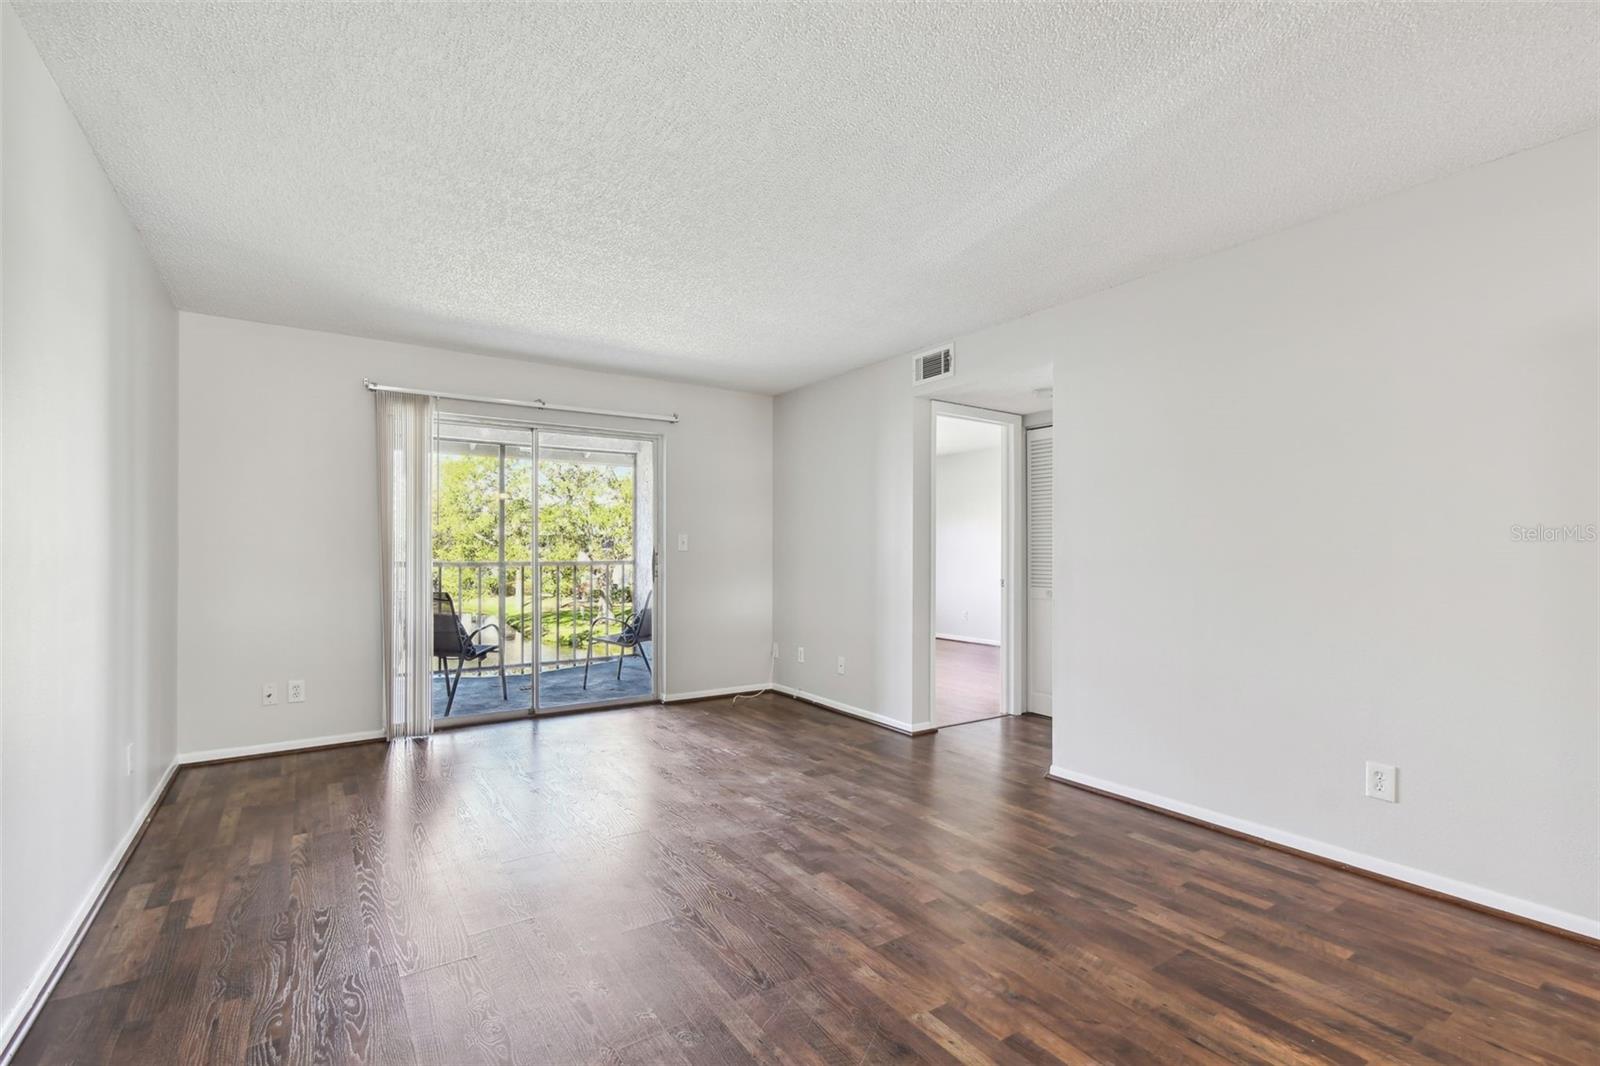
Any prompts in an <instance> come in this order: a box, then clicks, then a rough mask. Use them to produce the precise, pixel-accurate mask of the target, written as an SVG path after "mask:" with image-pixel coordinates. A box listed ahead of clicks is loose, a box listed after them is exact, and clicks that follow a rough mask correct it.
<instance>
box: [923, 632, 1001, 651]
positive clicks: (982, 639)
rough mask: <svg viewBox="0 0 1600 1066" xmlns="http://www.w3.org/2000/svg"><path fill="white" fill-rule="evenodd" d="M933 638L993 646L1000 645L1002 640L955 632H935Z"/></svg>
mask: <svg viewBox="0 0 1600 1066" xmlns="http://www.w3.org/2000/svg"><path fill="white" fill-rule="evenodd" d="M933 639H934V640H953V641H955V642H956V643H957V644H986V645H988V646H989V647H991V648H998V647H1000V642H999V641H998V640H990V639H989V638H988V637H963V636H959V635H957V634H955V633H935V634H934V635H933Z"/></svg>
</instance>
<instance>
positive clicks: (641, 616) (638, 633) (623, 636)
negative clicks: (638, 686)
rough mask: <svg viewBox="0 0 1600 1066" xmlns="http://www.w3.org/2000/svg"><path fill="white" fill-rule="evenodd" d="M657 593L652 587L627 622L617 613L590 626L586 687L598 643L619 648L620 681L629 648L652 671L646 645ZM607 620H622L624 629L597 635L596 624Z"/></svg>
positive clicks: (584, 681)
mask: <svg viewBox="0 0 1600 1066" xmlns="http://www.w3.org/2000/svg"><path fill="white" fill-rule="evenodd" d="M655 594H656V590H655V589H651V590H650V591H649V592H647V593H645V594H644V606H643V607H641V608H639V610H637V611H635V612H634V613H633V616H632V617H631V618H629V619H628V620H627V621H626V622H623V621H622V619H620V618H618V617H616V616H615V615H610V614H607V615H602V616H601V617H599V618H596V619H595V620H594V622H593V624H592V625H590V626H589V652H588V655H587V656H585V658H584V660H583V687H584V688H588V687H589V664H590V663H592V662H593V661H594V646H595V645H596V644H608V645H610V646H612V647H614V648H616V649H617V652H618V654H617V680H618V681H621V680H622V660H623V659H625V658H627V651H628V649H629V648H632V649H633V653H634V654H635V655H637V656H638V657H639V658H641V659H643V660H644V669H645V672H646V673H650V656H648V655H646V654H645V651H644V646H645V645H646V644H648V643H649V642H650V599H651V597H653V596H654V595H655ZM607 622H612V623H615V622H622V631H621V632H620V633H611V634H608V635H606V636H596V635H595V632H594V630H595V626H598V625H602V624H604V623H607Z"/></svg>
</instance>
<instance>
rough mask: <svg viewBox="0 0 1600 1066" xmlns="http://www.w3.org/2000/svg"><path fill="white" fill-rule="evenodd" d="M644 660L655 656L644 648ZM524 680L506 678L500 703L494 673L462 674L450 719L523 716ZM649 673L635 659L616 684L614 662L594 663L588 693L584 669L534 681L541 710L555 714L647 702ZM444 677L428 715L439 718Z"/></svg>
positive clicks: (438, 678) (527, 699)
mask: <svg viewBox="0 0 1600 1066" xmlns="http://www.w3.org/2000/svg"><path fill="white" fill-rule="evenodd" d="M645 654H646V655H652V654H654V652H653V649H652V648H651V647H650V645H649V644H646V645H645ZM531 681H532V679H531V678H530V677H529V675H527V674H507V675H506V698H504V699H502V698H501V697H500V675H499V674H497V673H495V672H493V671H485V672H484V673H482V674H470V673H469V674H463V675H462V676H461V686H460V687H459V688H458V689H456V701H455V705H454V706H453V707H452V708H451V710H450V718H451V719H452V720H454V719H457V718H471V717H474V716H476V715H481V714H499V713H501V712H503V711H526V710H527V709H528V708H529V706H531V705H532V703H533V698H532V695H531V693H530V691H529V685H530V683H531ZM651 688H652V685H651V679H650V672H649V671H648V670H646V669H645V667H644V663H643V661H641V660H640V659H639V657H638V656H636V655H628V656H626V657H625V658H624V659H623V660H622V679H621V680H620V681H619V680H618V679H617V661H616V660H615V659H607V660H602V659H598V658H597V659H595V661H594V666H593V667H591V668H590V670H589V687H588V688H587V689H586V688H584V687H583V667H582V666H581V665H580V666H563V667H561V668H559V669H556V670H546V671H544V672H542V673H541V674H540V675H539V696H540V700H539V702H540V709H541V710H545V711H553V710H559V709H561V708H563V707H571V706H574V705H576V704H581V703H601V702H607V701H610V700H619V699H637V700H639V701H641V702H642V701H644V700H648V699H649V698H650V691H651ZM445 698H446V697H445V684H444V675H443V674H439V673H435V674H434V675H433V715H434V718H436V719H439V718H443V717H444V704H445Z"/></svg>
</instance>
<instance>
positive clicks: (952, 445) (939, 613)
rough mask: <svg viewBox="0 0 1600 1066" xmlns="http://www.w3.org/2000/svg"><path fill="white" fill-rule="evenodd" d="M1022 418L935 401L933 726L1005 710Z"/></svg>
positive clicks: (1007, 707)
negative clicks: (1016, 470) (1013, 512)
mask: <svg viewBox="0 0 1600 1066" xmlns="http://www.w3.org/2000/svg"><path fill="white" fill-rule="evenodd" d="M1019 427H1020V419H1019V418H1018V417H1017V416H1015V415H1008V414H1003V413H1001V412H995V411H985V410H981V409H977V408H964V407H959V406H956V405H951V404H936V405H935V411H934V449H933V452H934V454H933V583H932V599H933V627H932V630H933V655H932V665H933V698H932V701H931V702H932V719H933V724H934V725H935V726H941V727H942V726H951V725H962V724H964V723H967V722H976V721H982V720H983V719H986V718H996V717H999V716H1000V715H1003V714H1007V713H1011V711H1012V708H1011V706H1010V704H1011V703H1012V702H1013V701H1012V699H1011V684H1010V679H1011V660H1012V658H1013V655H1012V654H1011V652H1012V647H1011V644H1012V642H1013V641H1014V640H1015V639H1017V635H1018V634H1017V633H1016V632H1015V630H1016V626H1015V625H1014V624H1013V621H1012V618H1011V614H1012V613H1013V612H1012V596H1011V595H1010V591H1011V590H1008V588H1007V577H1008V576H1009V574H1010V571H1011V568H1012V567H1013V566H1014V565H1015V564H1016V551H1015V547H1014V545H1012V544H1011V538H1012V536H1013V535H1014V532H1015V530H1014V522H1013V520H1012V516H1011V513H1010V511H1011V508H1012V507H1013V506H1014V505H1015V503H1016V492H1015V487H1014V486H1013V485H1012V484H1011V480H1012V478H1013V471H1014V464H1015V462H1016V455H1015V451H1016V447H1017V445H1016V441H1015V438H1016V437H1017V436H1018V435H1019V433H1020V428H1019Z"/></svg>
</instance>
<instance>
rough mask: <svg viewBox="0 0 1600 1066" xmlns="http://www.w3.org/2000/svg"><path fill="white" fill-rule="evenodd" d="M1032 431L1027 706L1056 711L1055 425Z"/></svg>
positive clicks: (1029, 454) (1038, 709) (1031, 709)
mask: <svg viewBox="0 0 1600 1066" xmlns="http://www.w3.org/2000/svg"><path fill="white" fill-rule="evenodd" d="M1027 437H1028V697H1027V704H1026V706H1027V709H1028V710H1030V711H1032V712H1034V713H1035V714H1049V713H1051V706H1050V694H1051V684H1050V652H1051V643H1052V640H1051V624H1052V619H1051V615H1052V614H1053V613H1054V610H1055V607H1054V599H1055V476H1056V459H1055V431H1054V430H1053V429H1051V428H1050V427H1049V426H1045V427H1043V428H1040V429H1030V430H1028V432H1027Z"/></svg>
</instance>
